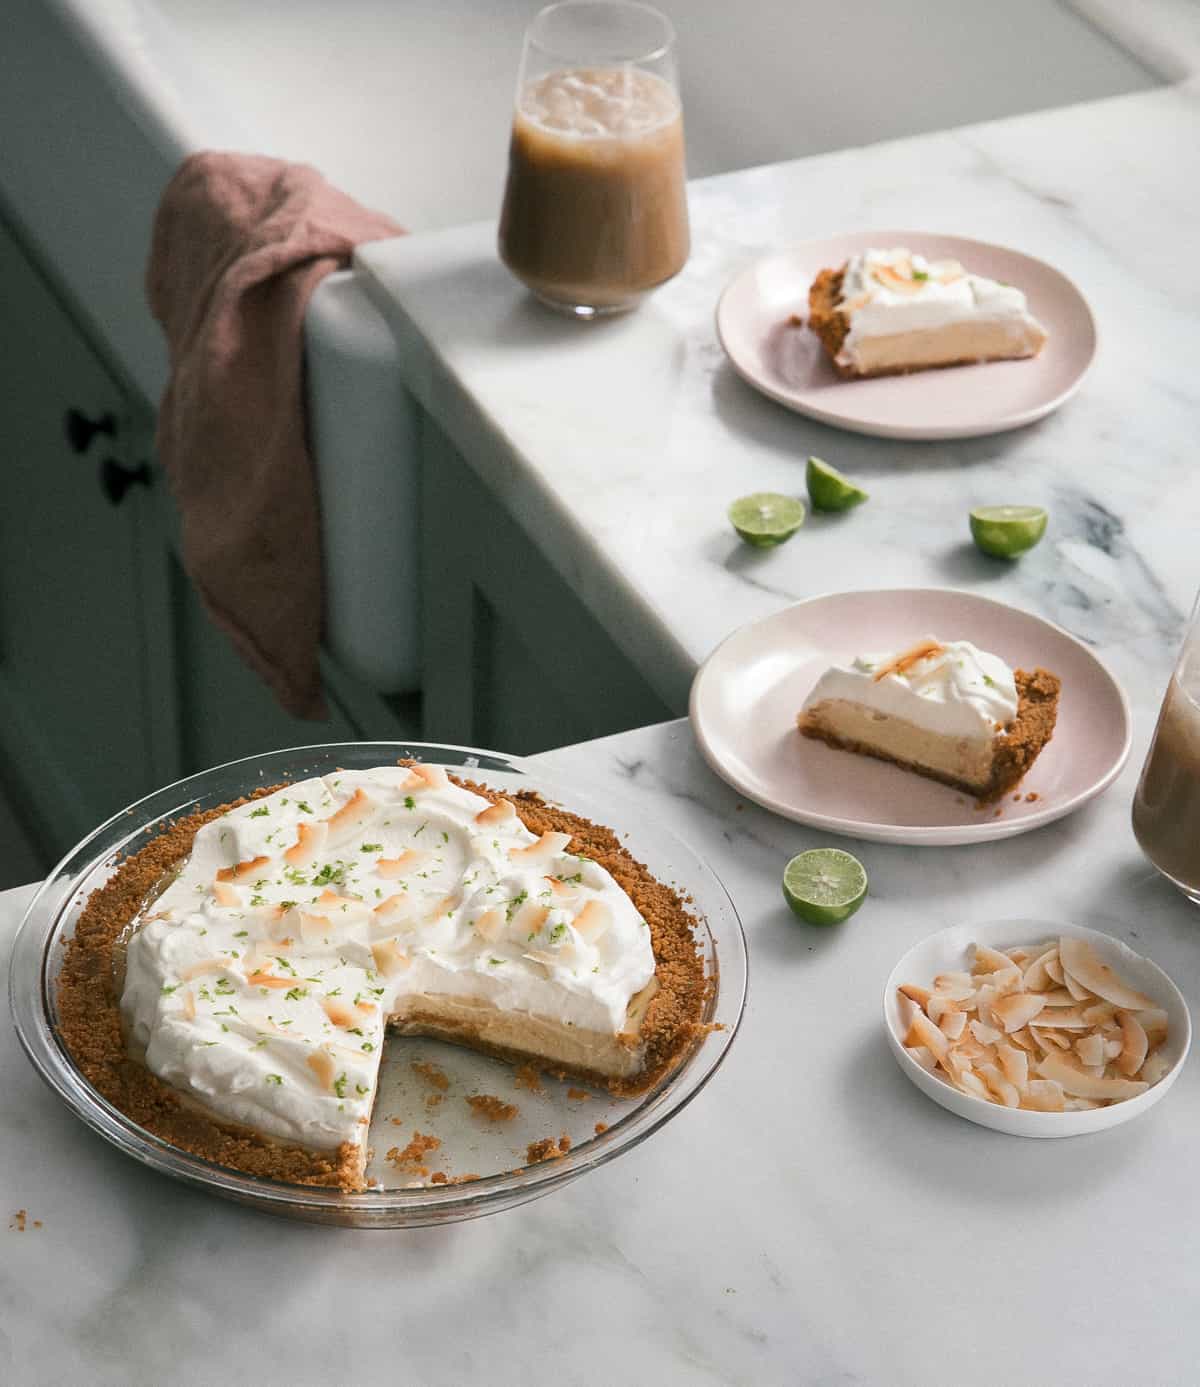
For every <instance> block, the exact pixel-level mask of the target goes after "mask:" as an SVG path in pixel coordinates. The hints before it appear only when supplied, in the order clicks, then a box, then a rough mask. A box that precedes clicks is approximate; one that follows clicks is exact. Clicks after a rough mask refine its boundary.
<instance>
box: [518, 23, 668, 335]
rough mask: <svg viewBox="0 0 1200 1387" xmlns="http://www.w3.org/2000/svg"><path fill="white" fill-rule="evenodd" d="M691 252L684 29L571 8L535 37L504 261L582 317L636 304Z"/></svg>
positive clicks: (530, 42) (528, 38)
mask: <svg viewBox="0 0 1200 1387" xmlns="http://www.w3.org/2000/svg"><path fill="white" fill-rule="evenodd" d="M688 248H689V238H688V215H687V195H686V173H685V167H684V150H683V112H682V107H681V105H680V100H679V87H678V80H677V74H676V66H675V33H674V30H673V29H672V27H671V24H670V21H669V20H668V19H667V18H666V16H665V15H662V14H660V13H659V12H658V11H657V10H654V9H651V8H650V6H649V5H641V4H634V3H631V0H563V3H560V4H556V5H550V6H548V7H547V8H546V9H544V10H542V11H541V12H540V13H539V14H538V15H537V16H536V17H535V18H534V20H533V22H532V23H531V24H530V26H529V28H528V30H527V31H526V34H525V45H524V49H523V51H522V55H521V69H520V75H519V77H518V80H517V95H516V103H515V109H514V112H513V129H512V141H511V144H510V146H509V159H508V182H507V185H506V187H505V190H504V206H503V209H502V211H501V214H500V258H501V259H502V260H503V261H504V263H505V264H506V265H507V266H508V268H509V269H510V270H511V271H512V272H513V274H514V275H516V277H517V278H518V279H519V280H521V281H522V282H523V283H524V284H526V285H527V286H528V287H529V288H530V289H531V290H532V291H533V292H534V293H535V294H536V295H537V297H538V298H539V299H541V300H542V301H543V302H545V303H547V304H549V305H550V306H551V307H553V308H556V309H559V310H561V311H562V312H565V313H569V314H571V315H573V316H574V317H577V318H585V319H587V318H595V317H598V316H600V315H603V314H608V313H620V312H624V311H626V310H628V309H630V308H634V307H635V306H636V305H637V304H638V302H639V301H640V300H641V298H642V297H643V295H645V294H647V293H649V292H650V291H651V290H652V289H654V288H656V287H657V286H658V285H660V284H662V283H664V282H665V281H666V280H668V279H670V278H672V276H674V275H676V274H678V273H679V271H680V270H681V269H682V268H683V266H684V264H685V263H686V261H687V256H688Z"/></svg>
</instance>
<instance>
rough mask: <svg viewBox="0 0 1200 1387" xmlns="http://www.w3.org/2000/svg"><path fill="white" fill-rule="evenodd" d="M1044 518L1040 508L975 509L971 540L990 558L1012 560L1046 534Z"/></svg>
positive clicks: (978, 507)
mask: <svg viewBox="0 0 1200 1387" xmlns="http://www.w3.org/2000/svg"><path fill="white" fill-rule="evenodd" d="M1046 519H1047V517H1046V512H1045V510H1044V509H1043V507H1041V506H976V507H975V509H974V510H973V511H972V512H971V538H972V539H973V540H974V541H975V544H976V547H977V548H979V549H982V550H983V552H984V553H985V554H991V555H992V557H993V558H997V559H1015V558H1016V557H1017V555H1018V554H1023V553H1025V551H1026V550H1027V549H1032V548H1033V546H1034V545H1035V544H1036V543H1037V542H1038V540H1039V539H1041V537H1042V536H1043V535H1044V534H1045V533H1046Z"/></svg>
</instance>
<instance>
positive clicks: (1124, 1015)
mask: <svg viewBox="0 0 1200 1387" xmlns="http://www.w3.org/2000/svg"><path fill="white" fill-rule="evenodd" d="M1117 1019H1118V1020H1119V1022H1120V1023H1121V1042H1122V1043H1121V1053H1120V1054H1119V1055H1118V1056H1117V1068H1118V1069H1119V1070H1120V1072H1121V1073H1122V1074H1124V1075H1125V1077H1126V1078H1127V1079H1132V1078H1133V1076H1134V1075H1135V1074H1136V1073H1137V1072H1138V1070H1139V1069H1140V1068H1141V1067H1142V1065H1143V1064H1144V1063H1145V1061H1146V1051H1147V1050H1149V1048H1150V1040H1149V1037H1148V1036H1147V1035H1146V1032H1145V1030H1144V1029H1143V1027H1142V1023H1141V1022H1140V1021H1139V1020H1138V1019H1137V1017H1136V1016H1134V1015H1133V1013H1132V1012H1128V1011H1121V1012H1118V1013H1117Z"/></svg>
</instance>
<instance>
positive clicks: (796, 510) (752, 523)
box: [729, 491, 804, 549]
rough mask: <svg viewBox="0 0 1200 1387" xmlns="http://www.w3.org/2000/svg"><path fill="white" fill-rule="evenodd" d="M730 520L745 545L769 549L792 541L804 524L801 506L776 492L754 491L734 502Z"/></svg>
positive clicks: (730, 511) (790, 497)
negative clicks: (751, 494) (752, 493)
mask: <svg viewBox="0 0 1200 1387" xmlns="http://www.w3.org/2000/svg"><path fill="white" fill-rule="evenodd" d="M729 519H730V521H731V523H732V525H733V528H734V529H735V530H736V531H737V532H738V534H739V535H741V537H742V538H743V539H744V540H745V541H746V543H747V544H753V545H755V546H756V547H757V548H759V549H769V548H770V547H771V546H772V545H773V544H782V543H783V541H784V540H785V539H791V537H792V536H793V535H794V534H795V533H796V531H797V530H798V529H799V528H800V526H801V525H803V524H804V502H803V501H798V500H797V499H796V498H795V497H794V496H781V495H780V494H779V492H777V491H756V492H755V493H754V495H753V496H741V497H739V498H738V499H737V500H736V501H734V503H733V504H732V505H731V506H730V507H729Z"/></svg>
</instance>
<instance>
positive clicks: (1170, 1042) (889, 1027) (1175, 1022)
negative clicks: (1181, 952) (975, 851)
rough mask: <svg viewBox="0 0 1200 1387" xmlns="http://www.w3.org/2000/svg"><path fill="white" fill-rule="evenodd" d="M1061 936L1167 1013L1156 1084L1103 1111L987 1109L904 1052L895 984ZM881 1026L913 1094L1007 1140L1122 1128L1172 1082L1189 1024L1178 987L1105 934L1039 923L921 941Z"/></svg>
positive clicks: (954, 930)
mask: <svg viewBox="0 0 1200 1387" xmlns="http://www.w3.org/2000/svg"><path fill="white" fill-rule="evenodd" d="M1063 935H1067V936H1069V937H1071V938H1075V939H1086V940H1087V941H1088V943H1089V944H1090V945H1091V946H1092V948H1093V949H1094V950H1095V951H1096V953H1097V954H1098V955H1099V956H1100V958H1101V959H1103V960H1104V962H1105V963H1107V964H1109V965H1110V966H1111V967H1113V968H1115V969H1116V970H1117V971H1118V972H1119V973H1120V974H1121V976H1122V977H1123V978H1125V979H1127V980H1128V981H1129V982H1130V983H1132V984H1133V986H1134V987H1136V988H1138V989H1139V990H1140V991H1142V992H1144V993H1146V995H1147V996H1148V997H1153V999H1154V1001H1155V1003H1156V1004H1157V1005H1158V1006H1160V1007H1162V1008H1163V1009H1164V1010H1165V1011H1166V1013H1167V1040H1166V1043H1165V1045H1164V1046H1163V1054H1164V1056H1165V1057H1166V1058H1167V1059H1168V1060H1169V1061H1170V1063H1171V1067H1170V1069H1168V1070H1167V1072H1166V1073H1165V1074H1164V1075H1163V1077H1162V1078H1161V1079H1160V1080H1159V1081H1158V1083H1156V1084H1153V1085H1152V1086H1151V1087H1150V1088H1148V1089H1147V1090H1146V1092H1145V1093H1142V1094H1139V1095H1138V1097H1136V1098H1127V1099H1126V1100H1125V1101H1124V1102H1121V1103H1113V1104H1111V1105H1110V1106H1108V1107H1105V1108H1092V1109H1089V1110H1088V1111H1086V1112H1062V1113H1057V1112H1026V1111H1025V1110H1024V1109H1023V1108H1006V1107H1004V1106H1003V1105H1002V1104H1000V1103H989V1102H987V1101H986V1100H985V1099H983V1098H975V1097H973V1096H972V1095H971V1094H969V1093H962V1092H960V1091H959V1090H958V1089H956V1088H952V1087H951V1086H950V1084H949V1083H947V1082H945V1081H944V1080H942V1079H940V1078H939V1077H938V1076H937V1075H936V1074H930V1073H928V1072H927V1071H926V1070H924V1069H922V1068H921V1066H920V1065H919V1064H918V1063H917V1062H916V1060H914V1059H913V1058H912V1056H911V1055H909V1054H908V1053H907V1051H906V1050H905V1048H904V1043H903V1041H904V1026H903V1021H902V1019H901V1012H900V1006H899V1002H898V1000H897V995H896V989H897V988H898V987H899V986H900V984H901V983H917V984H919V985H922V986H928V985H929V983H930V982H931V981H932V980H933V977H934V976H935V974H937V973H940V972H944V971H946V970H948V969H956V968H957V969H962V968H965V969H967V970H968V971H969V969H970V966H971V965H970V957H971V946H972V945H973V944H986V945H988V946H990V947H991V948H993V949H1008V948H1012V947H1013V946H1014V945H1018V944H1035V943H1038V942H1040V941H1041V940H1043V939H1057V938H1060V937H1061V936H1063ZM883 1020H884V1029H885V1030H886V1031H887V1038H888V1045H889V1046H890V1047H891V1051H892V1054H893V1055H895V1057H896V1063H897V1064H898V1065H899V1066H900V1068H901V1070H902V1071H903V1072H904V1075H905V1077H906V1078H908V1079H910V1080H911V1081H912V1082H913V1083H914V1084H916V1086H917V1087H918V1088H919V1089H920V1090H921V1092H922V1093H924V1094H926V1095H927V1096H928V1097H930V1098H932V1099H933V1101H934V1102H935V1103H940V1104H941V1106H942V1107H943V1108H945V1109H946V1110H947V1111H948V1112H952V1113H956V1114H957V1115H958V1116H959V1117H965V1118H966V1119H967V1120H968V1121H969V1122H978V1123H979V1125H980V1126H981V1127H990V1128H992V1130H993V1131H996V1132H1006V1133H1008V1135H1009V1136H1014V1137H1078V1136H1083V1135H1085V1134H1086V1133H1088V1132H1101V1131H1104V1130H1105V1129H1106V1128H1108V1127H1117V1126H1119V1125H1120V1124H1121V1123H1122V1122H1130V1121H1132V1119H1133V1118H1135V1117H1140V1116H1141V1114H1142V1113H1144V1112H1146V1111H1147V1110H1148V1109H1149V1108H1152V1107H1153V1106H1154V1105H1155V1103H1157V1102H1158V1101H1159V1100H1160V1099H1161V1098H1164V1097H1165V1096H1166V1093H1167V1090H1168V1089H1169V1088H1170V1087H1171V1085H1172V1084H1173V1083H1174V1082H1175V1080H1176V1078H1178V1076H1179V1071H1180V1070H1181V1069H1182V1068H1183V1062H1184V1060H1185V1059H1187V1054H1188V1051H1189V1050H1190V1049H1191V1045H1192V1018H1191V1017H1190V1016H1189V1015H1188V1009H1187V1003H1186V1002H1185V1001H1184V1000H1183V996H1182V994H1181V993H1180V991H1179V989H1178V988H1177V987H1176V986H1175V984H1174V983H1173V982H1172V981H1171V979H1170V978H1169V977H1168V976H1167V975H1166V973H1164V972H1163V970H1162V969H1161V968H1160V967H1159V966H1158V964H1156V963H1151V961H1150V960H1149V959H1148V958H1143V957H1142V955H1141V954H1135V953H1134V952H1133V950H1132V949H1131V948H1129V947H1128V945H1126V944H1123V943H1122V942H1121V941H1120V940H1119V939H1114V938H1113V937H1112V935H1110V934H1101V933H1099V932H1098V931H1097V930H1093V929H1085V928H1084V927H1083V926H1082V925H1069V924H1061V923H1058V922H1053V921H1047V920H989V921H987V922H986V923H985V924H980V925H954V926H952V927H951V928H950V929H944V930H942V931H941V932H940V933H938V934H931V935H930V936H929V938H928V939H923V940H922V941H921V942H920V943H919V944H917V945H916V946H915V947H914V948H911V949H909V951H908V953H906V954H905V955H904V957H903V958H902V959H901V960H900V962H899V963H897V964H896V966H895V968H893V969H892V973H891V976H890V977H889V978H888V980H887V986H886V987H885V988H884V990H883Z"/></svg>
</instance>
